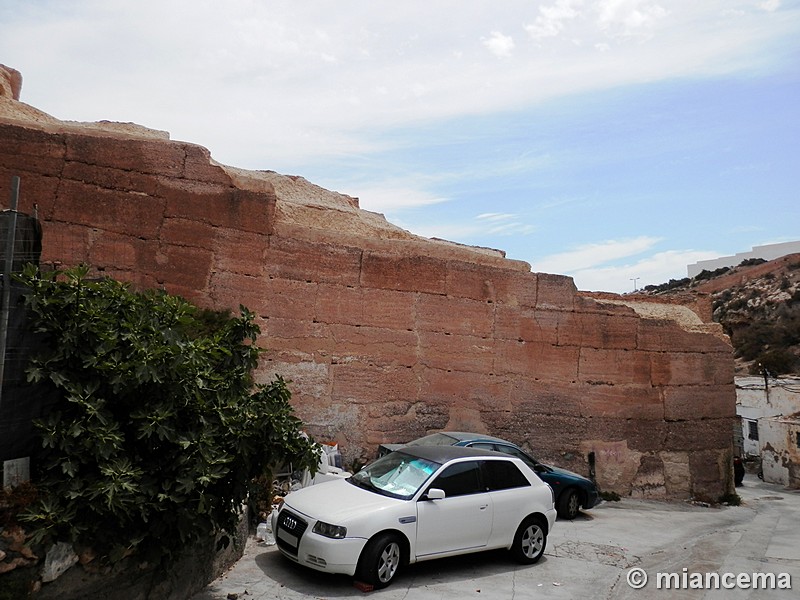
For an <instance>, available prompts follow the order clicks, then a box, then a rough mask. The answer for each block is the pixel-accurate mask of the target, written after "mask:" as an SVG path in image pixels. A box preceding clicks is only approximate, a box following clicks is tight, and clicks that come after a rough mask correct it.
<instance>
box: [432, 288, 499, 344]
mask: <svg viewBox="0 0 800 600" xmlns="http://www.w3.org/2000/svg"><path fill="white" fill-rule="evenodd" d="M416 313H417V319H416V327H417V329H418V330H420V331H432V332H436V333H444V334H458V335H466V336H473V337H480V338H488V337H490V336H491V335H492V330H493V328H494V308H493V305H492V304H487V303H486V302H481V301H477V300H469V299H464V298H451V297H449V296H438V295H432V294H420V295H419V299H418V300H417V305H416Z"/></svg>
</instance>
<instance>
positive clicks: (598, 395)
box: [570, 384, 664, 427]
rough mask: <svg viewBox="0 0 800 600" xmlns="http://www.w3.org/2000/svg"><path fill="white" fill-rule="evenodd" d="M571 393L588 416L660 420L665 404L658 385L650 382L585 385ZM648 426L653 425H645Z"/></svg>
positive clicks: (581, 410) (582, 413)
mask: <svg viewBox="0 0 800 600" xmlns="http://www.w3.org/2000/svg"><path fill="white" fill-rule="evenodd" d="M570 396H571V397H572V398H574V401H575V402H576V403H578V405H579V406H580V414H581V415H583V416H584V417H589V418H595V417H599V418H615V419H637V420H641V421H661V420H663V419H664V403H663V401H662V398H661V393H660V390H659V389H658V388H653V387H651V386H649V385H638V386H637V385H628V384H618V385H614V384H611V385H607V384H597V385H591V384H589V385H582V386H581V387H580V388H579V389H574V390H571V394H570ZM643 425H644V426H647V427H649V426H650V424H649V423H648V424H644V423H643Z"/></svg>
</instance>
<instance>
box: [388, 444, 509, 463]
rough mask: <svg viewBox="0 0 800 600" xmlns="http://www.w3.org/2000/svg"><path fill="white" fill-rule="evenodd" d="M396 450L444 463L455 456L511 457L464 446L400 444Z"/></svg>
mask: <svg viewBox="0 0 800 600" xmlns="http://www.w3.org/2000/svg"><path fill="white" fill-rule="evenodd" d="M396 452H402V453H404V454H410V455H411V456H418V457H419V458H424V459H425V460H431V461H433V462H436V463H439V464H444V463H446V462H448V461H451V460H454V459H456V458H465V457H471V458H506V459H508V458H511V457H510V456H508V455H504V454H500V453H498V452H494V451H493V450H482V449H479V448H465V447H463V446H401V447H400V448H398V449H397V450H396Z"/></svg>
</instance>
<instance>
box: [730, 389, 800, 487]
mask: <svg viewBox="0 0 800 600" xmlns="http://www.w3.org/2000/svg"><path fill="white" fill-rule="evenodd" d="M736 414H737V415H739V417H740V419H741V428H742V442H741V443H742V448H741V451H742V452H743V454H744V456H745V457H760V458H761V467H762V469H763V473H764V481H768V482H771V483H779V484H783V485H785V486H788V487H793V488H800V377H769V378H764V377H737V378H736ZM737 437H738V436H737Z"/></svg>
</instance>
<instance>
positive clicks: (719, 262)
mask: <svg viewBox="0 0 800 600" xmlns="http://www.w3.org/2000/svg"><path fill="white" fill-rule="evenodd" d="M797 252H800V241H798V242H783V243H782V244H768V245H766V246H753V249H752V250H751V251H750V252H739V253H738V254H734V255H733V256H722V257H720V258H714V259H712V260H701V261H699V262H696V263H694V264H693V265H688V266H687V267H686V271H687V273H688V275H689V277H696V276H697V275H699V274H700V273H701V272H702V271H714V270H716V269H719V268H722V267H735V266H737V265H739V264H741V262H742V261H743V260H748V259H751V258H763V259H764V260H775V259H776V258H780V257H781V256H786V255H787V254H795V253H797Z"/></svg>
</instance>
